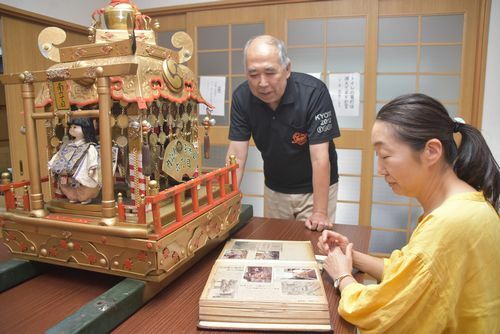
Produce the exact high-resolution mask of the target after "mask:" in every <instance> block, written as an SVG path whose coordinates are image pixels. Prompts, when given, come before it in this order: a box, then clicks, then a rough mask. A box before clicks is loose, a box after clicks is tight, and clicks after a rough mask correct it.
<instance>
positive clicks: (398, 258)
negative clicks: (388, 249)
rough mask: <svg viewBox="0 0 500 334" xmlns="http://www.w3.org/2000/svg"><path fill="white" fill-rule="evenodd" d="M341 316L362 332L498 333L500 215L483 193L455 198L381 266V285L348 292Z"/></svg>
mask: <svg viewBox="0 0 500 334" xmlns="http://www.w3.org/2000/svg"><path fill="white" fill-rule="evenodd" d="M339 313H340V315H341V316H342V317H343V318H344V319H346V320H347V321H349V322H351V323H353V324H354V325H356V326H358V327H359V329H360V330H361V331H362V332H363V333H500V219H499V216H498V214H497V213H496V212H495V210H494V209H493V207H492V206H491V205H490V204H489V203H488V202H486V201H485V199H484V197H483V194H482V193H480V192H474V193H463V194H458V195H454V196H452V197H450V198H449V199H448V200H446V201H445V202H444V203H443V204H442V205H441V206H440V207H439V208H437V209H435V210H434V211H433V212H431V213H430V214H429V215H428V216H426V217H424V218H423V219H422V220H421V221H420V223H419V225H418V226H417V228H416V229H415V231H414V232H413V235H412V236H411V238H410V241H409V243H408V245H406V246H405V247H403V249H401V250H396V251H394V252H393V253H392V254H391V257H390V258H389V259H385V260H384V272H383V278H382V281H381V282H380V284H373V285H366V286H365V285H362V284H359V283H352V284H349V285H347V286H346V287H345V288H344V290H343V291H342V297H341V300H340V305H339Z"/></svg>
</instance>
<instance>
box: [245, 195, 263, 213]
mask: <svg viewBox="0 0 500 334" xmlns="http://www.w3.org/2000/svg"><path fill="white" fill-rule="evenodd" d="M241 203H243V204H249V205H251V206H252V207H253V215H254V216H255V217H264V198H263V197H250V196H243V198H242V199H241Z"/></svg>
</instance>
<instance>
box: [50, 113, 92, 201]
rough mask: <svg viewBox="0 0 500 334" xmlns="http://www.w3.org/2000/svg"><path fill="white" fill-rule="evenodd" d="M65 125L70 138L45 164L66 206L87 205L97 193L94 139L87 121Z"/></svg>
mask: <svg viewBox="0 0 500 334" xmlns="http://www.w3.org/2000/svg"><path fill="white" fill-rule="evenodd" d="M68 125H69V134H70V136H71V137H72V138H73V139H72V140H71V141H69V142H68V143H64V144H63V145H62V146H61V148H60V149H59V151H58V152H57V153H56V154H55V155H54V156H53V157H52V159H51V160H50V161H49V169H50V170H51V171H52V173H53V174H54V176H55V177H56V179H57V184H58V186H59V189H60V190H61V192H62V193H63V194H64V195H65V196H66V197H67V198H68V200H69V202H70V203H78V202H80V203H81V204H88V203H90V202H91V201H92V199H93V198H95V197H96V196H97V195H98V194H99V190H100V189H101V186H100V184H99V178H98V172H97V171H98V168H99V156H98V152H97V149H96V148H95V145H97V139H96V135H95V130H94V124H93V122H92V120H91V119H90V118H76V119H74V120H72V121H71V122H70V123H68Z"/></svg>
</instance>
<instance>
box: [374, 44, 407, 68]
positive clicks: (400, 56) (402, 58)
mask: <svg viewBox="0 0 500 334" xmlns="http://www.w3.org/2000/svg"><path fill="white" fill-rule="evenodd" d="M377 66H378V72H416V71H417V47H416V46H382V47H379V48H378V65H377Z"/></svg>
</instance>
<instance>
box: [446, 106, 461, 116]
mask: <svg viewBox="0 0 500 334" xmlns="http://www.w3.org/2000/svg"><path fill="white" fill-rule="evenodd" d="M444 107H445V108H446V110H448V114H450V117H457V116H458V115H459V113H458V104H445V105H444Z"/></svg>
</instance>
